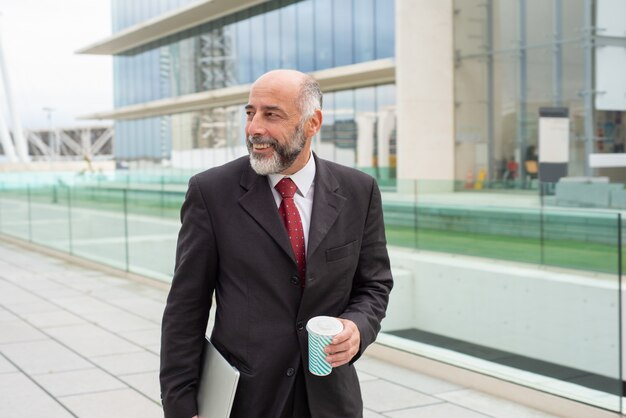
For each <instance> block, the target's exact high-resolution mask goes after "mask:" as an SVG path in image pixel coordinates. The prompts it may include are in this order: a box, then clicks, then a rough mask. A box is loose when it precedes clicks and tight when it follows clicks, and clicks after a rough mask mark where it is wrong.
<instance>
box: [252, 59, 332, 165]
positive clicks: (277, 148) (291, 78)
mask: <svg viewBox="0 0 626 418" xmlns="http://www.w3.org/2000/svg"><path fill="white" fill-rule="evenodd" d="M305 77H306V76H305V75H304V74H302V73H300V72H297V71H292V70H276V71H271V72H269V73H267V74H265V75H263V76H261V78H259V79H258V80H257V81H256V82H255V83H254V85H253V86H252V89H251V90H250V97H249V100H248V104H247V105H246V114H247V121H246V145H247V146H248V152H249V153H250V164H251V165H252V168H253V169H254V170H255V171H256V172H257V173H258V174H261V175H267V174H273V173H282V174H286V175H290V174H293V173H295V172H297V171H298V170H300V169H301V168H302V167H304V166H305V165H306V163H307V161H308V159H309V156H310V154H311V138H312V137H313V136H314V135H315V133H317V131H318V130H319V127H320V126H321V121H322V119H321V118H322V116H321V112H320V111H319V110H317V111H315V112H314V114H313V116H311V117H310V118H308V119H306V120H302V119H303V118H302V112H301V109H300V106H299V103H298V99H299V97H300V92H301V88H302V83H303V81H304V78H305Z"/></svg>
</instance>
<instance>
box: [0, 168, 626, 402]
mask: <svg viewBox="0 0 626 418" xmlns="http://www.w3.org/2000/svg"><path fill="white" fill-rule="evenodd" d="M188 177H189V174H188V173H187V174H185V173H166V174H163V173H160V174H154V173H152V174H151V173H133V172H130V171H129V172H122V173H116V174H107V175H104V174H89V175H81V176H75V177H71V176H66V177H64V178H62V179H55V178H53V177H44V178H43V179H41V178H40V179H37V180H36V181H30V180H32V179H28V178H25V177H20V178H17V177H15V176H14V177H9V176H5V177H3V176H0V233H1V234H5V235H7V236H12V237H16V238H20V239H22V240H25V241H29V242H32V243H35V244H39V245H43V246H46V247H50V248H54V249H56V250H59V251H63V252H66V253H70V254H73V255H76V256H79V257H83V258H86V259H89V260H93V261H96V262H100V263H103V264H106V265H110V266H113V267H116V268H119V269H122V270H125V271H128V272H132V273H137V274H141V275H145V276H149V277H152V278H156V279H159V280H163V281H169V280H171V276H172V274H173V270H174V253H175V246H176V238H177V232H178V229H179V227H180V221H179V210H180V206H181V204H182V201H183V199H184V194H185V192H186V182H187V179H188ZM585 186H586V185H585ZM560 187H561V186H559V184H557V185H546V184H544V185H541V186H539V185H537V184H534V185H533V184H519V185H515V184H498V183H487V182H485V183H482V184H481V185H480V188H476V187H474V186H472V187H468V185H467V184H465V183H464V182H450V181H408V182H403V181H397V182H396V183H395V185H386V186H384V187H381V189H382V195H383V206H384V216H385V224H386V233H387V240H388V243H389V251H390V257H391V261H392V267H393V272H394V278H395V287H394V290H393V292H392V294H391V299H390V305H389V310H388V315H387V318H386V319H385V320H384V321H383V332H382V333H381V335H380V336H379V340H378V341H379V342H380V343H381V344H386V345H390V346H393V347H395V348H399V349H402V350H406V351H409V352H414V353H417V354H419V355H422V356H427V357H431V358H434V359H437V360H440V361H445V362H448V363H451V364H455V365H458V366H461V367H465V368H468V369H472V370H475V371H479V372H481V373H486V374H489V375H493V376H496V377H498V378H502V379H506V380H510V381H513V382H516V383H519V384H523V385H527V386H530V387H533V388H537V389H539V390H542V391H546V392H550V393H554V394H556V395H559V396H563V397H567V398H571V399H575V400H577V401H580V402H584V403H588V404H590V405H594V406H599V407H601V408H605V409H608V410H612V411H619V410H620V408H621V405H620V401H621V395H622V381H623V378H622V372H621V363H620V362H621V347H622V344H621V334H620V313H621V305H620V298H619V295H620V280H619V278H620V277H621V274H622V270H621V269H622V267H621V262H622V258H623V253H624V249H623V246H622V242H621V240H622V238H621V237H622V233H623V224H622V221H621V212H620V210H619V209H616V208H615V207H614V206H612V205H619V204H620V203H619V202H620V200H619V196H618V195H619V192H621V191H622V189H623V185H613V186H611V187H605V186H602V187H600V189H601V190H600V189H598V190H596V189H591V188H589V189H584V190H578V191H576V190H571V187H570V188H569V189H568V188H567V187H566V188H565V189H561V188H560ZM616 191H617V192H616ZM607 193H608V194H609V198H608V201H606V200H603V199H605V198H606V195H607ZM611 193H614V195H612V194H611ZM577 195H578V198H577ZM592 195H593V196H596V199H598V200H597V201H595V202H596V205H597V206H598V207H594V208H591V207H590V201H591V199H590V198H589V196H592ZM577 199H578V204H576V202H577ZM625 201H626V200H625ZM600 202H602V203H603V204H604V207H601V205H600Z"/></svg>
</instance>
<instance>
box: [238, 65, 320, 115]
mask: <svg viewBox="0 0 626 418" xmlns="http://www.w3.org/2000/svg"><path fill="white" fill-rule="evenodd" d="M255 89H272V90H274V91H277V92H280V93H281V95H284V96H283V97H289V98H292V100H293V101H294V103H295V105H296V106H297V108H298V110H299V111H300V115H301V118H302V120H303V121H304V120H306V119H308V118H310V117H311V116H313V114H314V113H315V111H316V110H321V109H322V90H321V89H320V86H319V84H318V82H317V81H316V80H315V79H314V78H313V77H311V76H310V75H308V74H305V73H302V72H300V71H296V70H282V69H281V70H273V71H269V72H267V73H265V74H263V75H262V76H261V77H259V78H258V79H257V80H256V81H255V82H254V83H253V84H252V89H251V91H250V93H251V94H252V92H253V91H254V90H255Z"/></svg>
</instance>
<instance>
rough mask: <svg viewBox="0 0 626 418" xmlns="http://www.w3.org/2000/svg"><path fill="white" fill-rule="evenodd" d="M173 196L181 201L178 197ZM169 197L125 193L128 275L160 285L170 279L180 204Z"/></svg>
mask: <svg viewBox="0 0 626 418" xmlns="http://www.w3.org/2000/svg"><path fill="white" fill-rule="evenodd" d="M173 193H175V194H176V195H177V197H178V198H179V199H182V196H183V195H182V194H181V193H179V192H173ZM171 194H172V193H170V192H165V191H163V192H160V191H146V190H129V191H128V195H127V196H128V206H127V209H128V216H127V222H128V259H129V266H128V268H129V271H132V272H133V273H137V274H143V275H146V276H149V277H153V278H157V279H160V280H164V281H170V280H171V279H172V276H173V274H174V257H175V253H176V239H177V236H178V230H179V229H180V220H179V217H178V213H179V212H180V205H181V204H182V201H180V200H178V199H172V198H171V196H170V195H171Z"/></svg>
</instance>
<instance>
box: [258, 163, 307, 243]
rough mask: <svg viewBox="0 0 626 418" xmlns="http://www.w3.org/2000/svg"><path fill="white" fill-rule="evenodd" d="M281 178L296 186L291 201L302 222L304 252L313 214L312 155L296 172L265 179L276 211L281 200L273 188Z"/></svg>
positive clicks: (271, 175)
mask: <svg viewBox="0 0 626 418" xmlns="http://www.w3.org/2000/svg"><path fill="white" fill-rule="evenodd" d="M283 177H289V178H291V180H292V181H293V182H294V183H295V184H296V187H297V188H298V190H296V194H294V195H293V201H294V203H295V204H296V208H298V213H300V219H301V220H302V231H303V232H304V251H305V252H306V251H307V250H308V245H309V226H310V225H311V213H312V212H313V194H314V193H315V187H314V186H315V185H314V181H313V180H314V179H315V159H314V158H313V154H312V153H311V155H310V156H309V161H308V162H307V163H306V165H305V166H304V167H303V168H302V169H301V170H300V171H298V172H296V173H294V174H292V175H290V176H285V175H282V174H269V175H268V176H267V179H268V181H269V183H270V188H271V189H272V194H273V195H274V200H275V201H276V210H278V208H279V207H280V202H281V201H282V200H283V199H282V197H281V196H280V193H278V191H277V190H276V189H275V188H274V186H276V185H277V184H278V182H279V181H281V180H282V179H283Z"/></svg>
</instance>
